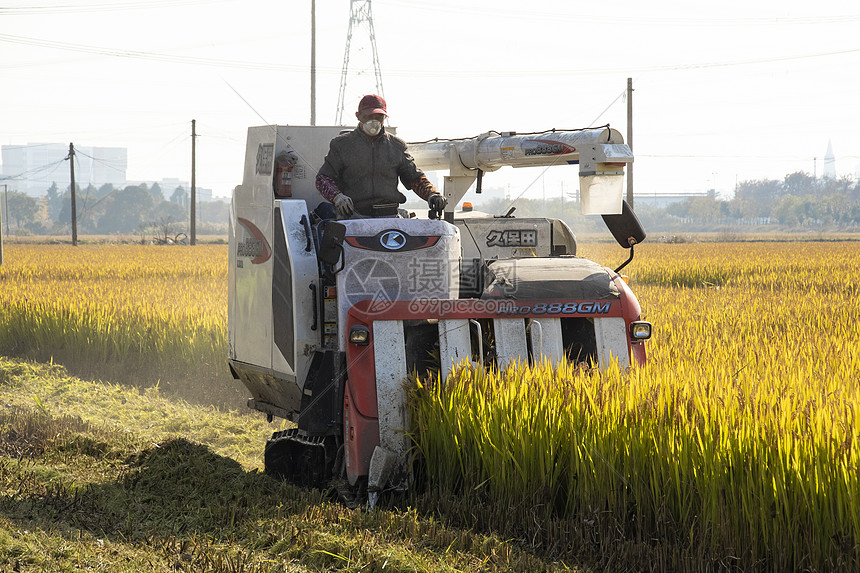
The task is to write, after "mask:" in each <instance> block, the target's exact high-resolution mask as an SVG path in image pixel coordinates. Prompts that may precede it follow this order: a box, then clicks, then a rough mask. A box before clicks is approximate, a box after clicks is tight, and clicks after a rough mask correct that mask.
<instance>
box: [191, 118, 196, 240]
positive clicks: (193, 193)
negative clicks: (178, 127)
mask: <svg viewBox="0 0 860 573" xmlns="http://www.w3.org/2000/svg"><path fill="white" fill-rule="evenodd" d="M196 140H197V120H196V119H192V120H191V245H192V246H194V245H196V244H197V179H196V173H195V172H196V159H197V158H196V154H197V149H196V147H197V141H196Z"/></svg>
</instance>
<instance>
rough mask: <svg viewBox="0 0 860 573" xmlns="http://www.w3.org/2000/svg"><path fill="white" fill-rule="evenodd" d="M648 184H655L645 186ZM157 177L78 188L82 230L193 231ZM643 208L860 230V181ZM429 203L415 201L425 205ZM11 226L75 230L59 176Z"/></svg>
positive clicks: (17, 200)
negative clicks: (134, 182) (129, 183)
mask: <svg viewBox="0 0 860 573" xmlns="http://www.w3.org/2000/svg"><path fill="white" fill-rule="evenodd" d="M645 191H646V192H647V190H645ZM168 193H169V196H170V198H169V200H168V199H165V198H164V193H163V191H162V189H161V188H160V187H159V186H158V185H157V184H153V185H152V186H151V187H149V186H147V185H139V186H128V187H125V188H123V189H115V188H114V187H113V186H111V185H109V184H106V185H102V186H101V187H99V188H95V187H94V186H92V185H90V186H88V187H86V188H83V189H82V188H80V187H78V188H77V189H76V199H77V212H78V232H79V233H82V234H102V235H104V234H136V235H142V236H146V235H148V236H162V235H165V234H166V235H168V236H172V235H176V234H179V233H186V234H187V233H188V232H189V221H188V217H189V214H188V202H189V193H188V192H187V191H186V190H185V189H184V188H183V187H177V188H176V189H174V190H173V191H168ZM512 206H514V207H516V211H515V213H514V216H516V217H557V218H560V219H563V220H565V221H567V222H568V223H569V224H570V225H571V227H572V228H573V229H574V231H575V232H578V233H591V232H599V231H600V230H602V229H603V225H602V223H601V221H600V220H599V217H588V216H582V215H580V214H579V206H578V204H577V203H576V202H575V200H574V195H573V194H568V196H566V197H553V198H547V199H545V200H538V199H519V200H517V201H515V202H513V203H512V202H510V201H505V200H502V199H494V200H482V201H480V202H479V203H476V204H475V209H476V210H480V211H484V212H486V213H489V214H493V215H502V214H504V213H506V212H507V211H508V210H509V209H510V208H511V207H512ZM634 206H635V208H636V213H637V214H638V215H639V218H640V219H641V220H642V222H643V224H644V225H645V227H646V229H648V230H649V231H650V232H663V231H711V230H724V229H725V228H726V226H733V227H737V226H741V227H743V228H744V229H747V228H748V230H750V231H756V232H761V231H767V230H784V231H791V230H802V231H809V230H816V231H820V232H826V231H835V230H839V231H857V232H860V182H857V181H855V180H854V179H852V178H851V177H842V178H839V179H824V178H816V177H813V176H811V175H809V174H807V173H803V172H796V173H791V174H788V175H786V176H785V177H784V178H783V179H782V180H775V179H760V180H750V181H741V182H739V183H738V184H737V186H736V189H735V194H734V196H733V197H732V198H730V199H723V198H719V197H716V196H707V197H690V198H688V199H686V200H684V201H680V202H675V203H671V204H668V205H664V206H655V205H653V204H650V203H648V202H646V201H645V200H641V201H637V202H636V203H635V205H634ZM422 208H426V207H425V206H424V205H423V203H422V204H421V205H420V206H419V205H418V203H416V204H415V205H412V209H414V210H416V211H418V210H420V209H422ZM8 215H9V229H8V230H9V231H11V232H12V233H15V234H24V233H27V234H30V233H35V234H58V235H62V234H68V233H69V232H70V230H71V224H70V221H71V194H70V192H69V189H68V188H67V189H65V190H64V191H62V192H61V191H60V190H59V189H58V188H57V185H56V184H52V185H51V187H50V188H48V189H47V190H46V194H45V195H44V196H42V197H41V198H38V199H34V198H32V197H29V196H27V195H24V194H23V193H18V192H17V191H11V190H10V191H9V192H8ZM228 216H229V203H228V202H227V201H212V202H202V203H198V207H197V232H198V233H199V234H202V235H207V234H208V235H212V234H220V235H225V234H226V233H227V220H228Z"/></svg>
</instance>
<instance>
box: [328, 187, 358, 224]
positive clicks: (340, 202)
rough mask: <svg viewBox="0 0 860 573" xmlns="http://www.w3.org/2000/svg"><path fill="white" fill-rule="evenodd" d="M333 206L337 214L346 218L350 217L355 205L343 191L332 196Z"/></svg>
mask: <svg viewBox="0 0 860 573" xmlns="http://www.w3.org/2000/svg"><path fill="white" fill-rule="evenodd" d="M332 203H334V208H335V209H337V214H338V215H340V216H341V217H342V218H344V219H346V218H348V217H351V216H352V214H353V212H354V211H355V207H354V206H353V204H352V199H350V198H349V197H347V196H346V195H344V194H343V193H338V194H337V195H335V196H334V201H332Z"/></svg>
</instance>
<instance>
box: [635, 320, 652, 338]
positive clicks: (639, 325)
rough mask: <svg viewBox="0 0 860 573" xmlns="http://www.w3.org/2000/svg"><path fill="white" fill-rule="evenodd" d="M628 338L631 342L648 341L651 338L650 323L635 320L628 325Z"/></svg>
mask: <svg viewBox="0 0 860 573" xmlns="http://www.w3.org/2000/svg"><path fill="white" fill-rule="evenodd" d="M630 338H632V339H633V340H648V339H649V338H651V323H650V322H645V321H644V320H637V321H636V322H631V323H630Z"/></svg>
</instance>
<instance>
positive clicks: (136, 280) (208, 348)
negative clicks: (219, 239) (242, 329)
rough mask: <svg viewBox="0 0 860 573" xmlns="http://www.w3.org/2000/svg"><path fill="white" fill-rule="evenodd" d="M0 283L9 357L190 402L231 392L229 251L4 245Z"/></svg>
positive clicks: (2, 335) (1, 339)
mask: <svg viewBox="0 0 860 573" xmlns="http://www.w3.org/2000/svg"><path fill="white" fill-rule="evenodd" d="M0 285H2V288H1V289H0V304H2V308H3V312H2V314H0V353H2V354H7V355H10V356H26V357H31V358H35V359H39V360H44V361H48V360H54V361H56V362H59V363H62V364H65V365H67V366H69V367H70V368H71V369H72V371H74V372H76V373H79V374H83V375H88V376H99V377H103V378H109V379H110V378H112V377H117V376H124V377H130V378H131V379H132V380H133V381H134V382H135V383H137V384H141V385H151V384H154V383H159V384H160V385H161V386H162V388H171V387H174V386H176V385H177V384H180V382H181V384H182V385H183V386H185V388H184V394H185V395H186V396H188V397H195V396H196V395H201V396H200V397H201V398H202V397H204V395H206V394H210V395H211V394H212V390H213V387H217V388H218V391H219V392H220V394H224V386H225V384H229V385H230V386H233V384H232V378H231V377H230V376H229V373H228V372H227V370H226V366H225V364H226V356H227V355H226V344H227V248H226V246H224V245H198V246H196V247H194V248H193V249H190V248H180V247H157V246H144V245H82V246H78V247H72V246H70V245H15V244H13V245H7V246H6V248H5V252H4V264H3V265H2V266H0ZM195 383H197V385H195ZM189 385H191V386H193V387H192V388H188V386H189ZM207 385H209V388H208V391H207V387H206V386H207ZM234 392H236V393H240V394H242V395H244V393H243V392H241V391H240V389H235V390H234ZM228 393H229V392H228ZM228 401H229V399H228ZM233 401H234V402H236V400H235V399H234V400H233ZM216 402H217V400H216ZM242 403H244V402H242Z"/></svg>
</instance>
